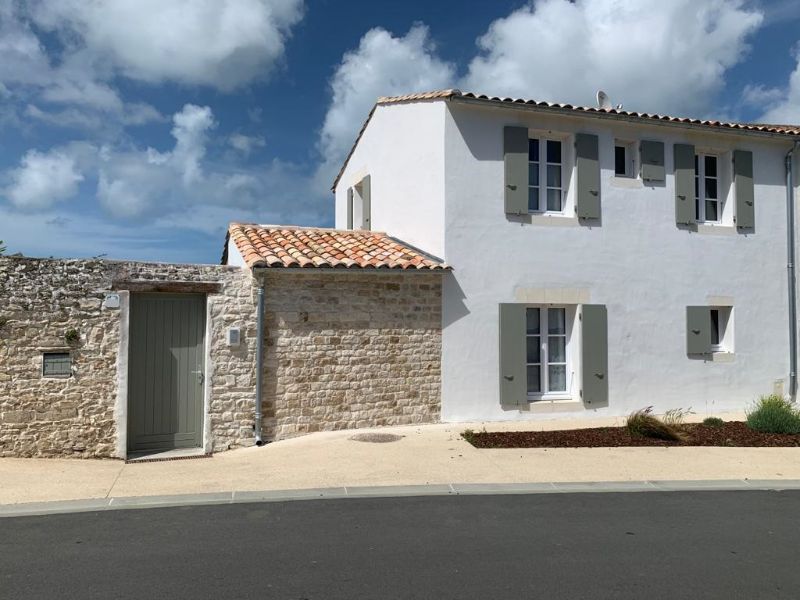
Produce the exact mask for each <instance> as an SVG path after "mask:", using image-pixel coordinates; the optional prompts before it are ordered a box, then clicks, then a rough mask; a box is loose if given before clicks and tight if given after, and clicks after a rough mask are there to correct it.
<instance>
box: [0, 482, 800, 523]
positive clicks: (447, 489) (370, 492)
mask: <svg viewBox="0 0 800 600" xmlns="http://www.w3.org/2000/svg"><path fill="white" fill-rule="evenodd" d="M743 490H750V491H756V490H761V491H783V490H800V480H798V479H786V480H781V479H720V480H699V481H680V480H675V481H587V482H563V483H559V482H549V483H451V484H431V485H402V486H395V485H387V486H359V487H331V488H309V489H297V490H264V491H233V492H213V493H205V494H175V495H170V496H127V497H113V498H88V499H86V500H63V501H57V502H24V503H19V504H0V518H2V517H29V516H37V515H53V514H65V513H80V512H95V511H105V510H125V509H133V508H168V507H175V506H205V505H214V504H244V503H256V502H287V501H292V500H325V499H342V498H398V497H414V496H489V495H503V494H564V493H587V492H588V493H608V492H615V493H619V492H700V491H743Z"/></svg>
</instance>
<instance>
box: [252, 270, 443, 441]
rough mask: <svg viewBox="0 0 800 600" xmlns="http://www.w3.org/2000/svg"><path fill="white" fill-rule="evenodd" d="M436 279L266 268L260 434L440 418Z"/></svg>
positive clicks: (435, 276) (438, 281) (284, 434)
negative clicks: (262, 421) (272, 270)
mask: <svg viewBox="0 0 800 600" xmlns="http://www.w3.org/2000/svg"><path fill="white" fill-rule="evenodd" d="M441 281H442V279H441V274H420V273H398V274H386V273H380V274H369V273H342V272H320V271H316V270H309V271H308V272H306V271H302V272H298V271H296V270H292V271H275V272H268V273H267V275H266V279H265V290H266V291H265V297H266V319H267V322H266V337H265V367H266V369H265V382H264V386H265V387H264V392H265V393H264V398H263V409H264V415H265V420H264V435H265V437H266V438H267V439H269V438H274V439H280V438H284V437H290V436H293V435H297V434H301V433H307V432H312V431H320V430H330V429H345V428H351V427H369V426H376V425H400V424H411V423H430V422H433V421H437V420H438V419H439V410H440V388H441V381H440V364H441V326H442V323H441V320H442V317H441V293H442V292H441Z"/></svg>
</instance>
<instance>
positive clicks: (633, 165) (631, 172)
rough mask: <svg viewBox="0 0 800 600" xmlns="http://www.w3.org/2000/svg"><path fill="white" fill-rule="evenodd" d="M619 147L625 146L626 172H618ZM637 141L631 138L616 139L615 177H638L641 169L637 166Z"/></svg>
mask: <svg viewBox="0 0 800 600" xmlns="http://www.w3.org/2000/svg"><path fill="white" fill-rule="evenodd" d="M617 148H624V150H625V172H624V173H622V174H620V173H617ZM637 155H638V153H637V152H636V142H632V141H629V140H619V139H616V140H614V177H618V178H620V179H637V178H638V176H639V175H638V173H639V169H638V168H637V166H638V165H637V162H638V161H637V159H636V157H637Z"/></svg>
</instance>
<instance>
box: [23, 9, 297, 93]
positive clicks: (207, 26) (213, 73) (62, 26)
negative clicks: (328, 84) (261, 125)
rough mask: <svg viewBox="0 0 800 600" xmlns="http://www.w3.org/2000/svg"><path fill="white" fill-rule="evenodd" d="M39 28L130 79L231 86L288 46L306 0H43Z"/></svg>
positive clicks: (265, 68)
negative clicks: (49, 31) (62, 38)
mask: <svg viewBox="0 0 800 600" xmlns="http://www.w3.org/2000/svg"><path fill="white" fill-rule="evenodd" d="M31 16H32V18H33V19H34V20H35V22H36V23H37V25H39V26H40V27H43V28H46V29H49V30H51V31H56V32H59V33H61V34H62V35H63V36H64V37H65V39H67V40H70V41H71V42H72V43H74V44H75V45H76V46H77V47H78V48H80V49H83V50H85V51H87V52H88V53H89V54H91V55H92V56H93V57H95V58H96V59H98V60H100V59H101V58H102V60H103V61H105V62H106V63H107V64H109V65H110V66H111V67H112V68H113V69H115V70H118V71H119V72H120V73H122V74H123V75H125V76H126V77H129V78H131V79H137V80H141V81H147V82H151V83H157V82H162V81H176V82H181V83H188V84H203V85H210V86H214V87H217V88H220V89H223V90H230V89H233V88H235V87H237V86H239V85H241V84H244V83H247V82H249V81H252V80H253V79H255V78H258V77H262V76H265V75H267V74H268V73H269V71H270V70H271V68H272V67H273V66H274V65H275V63H276V62H277V61H279V60H280V59H281V57H282V56H283V53H284V47H285V43H286V39H287V38H288V36H289V35H290V30H291V28H292V26H294V25H295V24H296V23H298V22H299V21H300V19H301V18H302V16H303V2H302V0H170V1H169V2H164V1H163V0H117V1H115V2H101V1H97V0H91V1H87V0H55V1H47V0H40V1H39V2H38V3H36V4H35V6H34V8H33V10H31Z"/></svg>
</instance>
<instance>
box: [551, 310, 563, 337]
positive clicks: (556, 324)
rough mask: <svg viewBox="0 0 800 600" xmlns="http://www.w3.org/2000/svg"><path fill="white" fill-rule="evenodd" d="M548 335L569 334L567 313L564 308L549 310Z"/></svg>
mask: <svg viewBox="0 0 800 600" xmlns="http://www.w3.org/2000/svg"><path fill="white" fill-rule="evenodd" d="M547 311H548V312H547V330H548V333H567V325H566V314H565V313H566V311H565V310H564V309H563V308H548V309H547Z"/></svg>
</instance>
